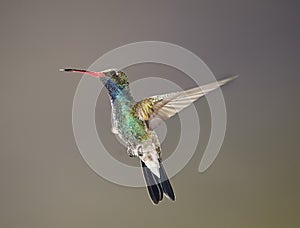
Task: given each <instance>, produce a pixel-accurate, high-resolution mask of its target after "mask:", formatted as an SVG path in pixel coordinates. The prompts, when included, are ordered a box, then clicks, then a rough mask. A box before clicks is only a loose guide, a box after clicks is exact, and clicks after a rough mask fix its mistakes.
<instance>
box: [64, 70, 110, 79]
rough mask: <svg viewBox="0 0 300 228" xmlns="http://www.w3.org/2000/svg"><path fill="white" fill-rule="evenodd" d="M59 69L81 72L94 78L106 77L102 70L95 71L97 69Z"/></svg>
mask: <svg viewBox="0 0 300 228" xmlns="http://www.w3.org/2000/svg"><path fill="white" fill-rule="evenodd" d="M59 71H63V72H73V73H80V74H88V75H90V76H92V77H94V78H101V77H104V76H105V74H104V73H102V72H95V71H88V70H79V69H60V70H59Z"/></svg>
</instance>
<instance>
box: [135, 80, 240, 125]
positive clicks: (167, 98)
mask: <svg viewBox="0 0 300 228" xmlns="http://www.w3.org/2000/svg"><path fill="white" fill-rule="evenodd" d="M236 77H237V76H233V77H229V78H225V79H223V80H220V81H218V82H212V83H209V84H207V85H204V86H200V87H196V88H192V89H189V90H185V91H180V92H174V93H169V94H164V95H157V96H153V97H148V98H146V99H144V100H142V101H140V102H138V103H136V104H135V106H134V107H133V110H134V112H135V113H136V115H137V116H138V117H139V118H140V119H141V120H143V121H145V122H146V123H147V125H148V127H149V129H151V130H153V129H155V128H156V127H157V126H158V125H160V124H161V122H163V121H165V120H167V119H169V118H171V117H172V116H174V115H175V114H176V113H178V112H180V111H181V110H182V109H184V108H186V107H188V106H189V105H190V104H191V103H193V102H194V101H196V100H197V99H199V98H200V97H202V96H204V95H205V94H207V93H209V92H211V91H213V90H215V89H217V88H219V87H220V86H222V85H224V84H226V83H228V82H229V81H232V80H233V79H235V78H236Z"/></svg>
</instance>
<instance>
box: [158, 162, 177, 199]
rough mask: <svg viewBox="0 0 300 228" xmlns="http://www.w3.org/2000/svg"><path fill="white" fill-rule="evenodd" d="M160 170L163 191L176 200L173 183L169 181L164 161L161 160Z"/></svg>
mask: <svg viewBox="0 0 300 228" xmlns="http://www.w3.org/2000/svg"><path fill="white" fill-rule="evenodd" d="M159 172H160V178H161V180H162V182H161V186H162V189H163V192H164V193H165V195H166V196H167V197H168V198H169V199H170V200H173V201H174V200H175V194H174V191H173V188H172V186H171V183H170V181H169V178H168V176H167V174H166V171H165V169H164V167H163V165H162V163H161V162H160V169H159Z"/></svg>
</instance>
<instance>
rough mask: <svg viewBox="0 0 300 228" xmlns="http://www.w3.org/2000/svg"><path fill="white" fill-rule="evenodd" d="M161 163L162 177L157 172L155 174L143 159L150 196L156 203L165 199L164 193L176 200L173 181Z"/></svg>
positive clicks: (142, 163) (160, 171)
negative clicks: (171, 181)
mask: <svg viewBox="0 0 300 228" xmlns="http://www.w3.org/2000/svg"><path fill="white" fill-rule="evenodd" d="M159 163H160V169H159V173H160V178H158V177H157V176H156V175H155V174H153V173H152V172H151V171H150V169H149V168H148V167H147V166H146V165H145V163H144V162H143V161H141V165H142V170H143V174H144V178H145V182H146V184H147V189H148V193H149V196H150V198H151V200H152V202H153V203H154V204H158V203H159V201H161V200H162V199H163V195H164V194H165V195H166V196H167V197H168V198H169V199H170V200H173V201H174V200H175V194H174V191H173V188H172V186H171V183H170V181H169V179H168V176H167V174H166V171H165V169H164V167H163V165H162V163H161V162H160V161H159Z"/></svg>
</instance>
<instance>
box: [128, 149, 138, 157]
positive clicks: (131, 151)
mask: <svg viewBox="0 0 300 228" xmlns="http://www.w3.org/2000/svg"><path fill="white" fill-rule="evenodd" d="M127 154H128V156H129V157H131V158H135V157H137V156H136V155H135V154H134V152H133V150H132V149H131V148H129V147H128V148H127Z"/></svg>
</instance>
